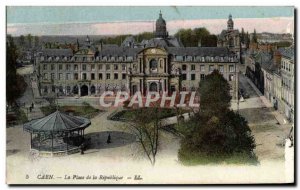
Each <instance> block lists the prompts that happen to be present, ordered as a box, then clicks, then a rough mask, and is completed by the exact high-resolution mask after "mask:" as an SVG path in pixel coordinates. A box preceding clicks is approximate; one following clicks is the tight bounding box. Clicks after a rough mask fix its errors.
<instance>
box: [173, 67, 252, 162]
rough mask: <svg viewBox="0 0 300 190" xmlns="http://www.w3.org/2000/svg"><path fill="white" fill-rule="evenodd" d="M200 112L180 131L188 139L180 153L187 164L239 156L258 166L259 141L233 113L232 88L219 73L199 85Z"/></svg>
mask: <svg viewBox="0 0 300 190" xmlns="http://www.w3.org/2000/svg"><path fill="white" fill-rule="evenodd" d="M199 89H200V90H199V93H200V111H199V113H198V114H195V115H194V117H192V118H191V120H190V121H188V122H186V123H184V124H183V126H181V127H180V132H182V133H183V135H184V138H183V139H182V141H181V147H180V150H179V152H178V157H179V160H180V161H181V162H183V163H187V164H189V163H191V162H193V163H194V164H199V163H209V162H223V161H225V160H229V161H230V159H232V158H233V157H236V156H237V155H238V159H239V161H240V162H252V163H253V162H254V163H256V157H255V155H254V153H253V149H254V148H255V141H254V138H253V136H252V135H251V130H250V128H249V126H248V123H247V121H246V120H245V119H244V118H243V117H242V116H240V115H239V114H238V113H234V112H233V111H232V110H230V100H231V96H230V87H229V84H228V82H227V81H226V80H225V79H224V78H223V76H222V75H221V74H220V73H219V72H218V71H216V70H215V71H213V72H212V73H211V74H210V75H208V76H207V77H206V79H205V80H204V81H202V82H201V83H200V85H199Z"/></svg>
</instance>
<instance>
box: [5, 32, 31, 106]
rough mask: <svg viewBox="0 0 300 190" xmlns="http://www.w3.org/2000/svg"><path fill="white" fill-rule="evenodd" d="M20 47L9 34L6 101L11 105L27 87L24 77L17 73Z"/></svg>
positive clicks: (7, 43)
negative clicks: (18, 47)
mask: <svg viewBox="0 0 300 190" xmlns="http://www.w3.org/2000/svg"><path fill="white" fill-rule="evenodd" d="M17 58H18V49H17V46H16V45H15V43H14V40H13V37H12V36H7V42H6V101H7V103H8V104H9V105H12V104H14V103H15V101H16V99H17V98H19V97H20V96H21V95H22V94H23V92H24V91H25V89H26V83H25V81H24V78H23V77H22V76H20V75H18V74H17Z"/></svg>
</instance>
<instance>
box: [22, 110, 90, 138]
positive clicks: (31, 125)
mask: <svg viewBox="0 0 300 190" xmlns="http://www.w3.org/2000/svg"><path fill="white" fill-rule="evenodd" d="M90 124H91V121H90V120H89V119H86V118H83V117H77V116H70V115H68V114H66V113H63V112H60V111H56V112H54V113H52V114H50V115H48V116H46V117H43V118H40V119H35V120H32V121H30V122H28V123H25V124H24V130H26V131H28V132H32V133H34V132H64V131H74V130H77V129H81V128H86V127H88V126H89V125H90Z"/></svg>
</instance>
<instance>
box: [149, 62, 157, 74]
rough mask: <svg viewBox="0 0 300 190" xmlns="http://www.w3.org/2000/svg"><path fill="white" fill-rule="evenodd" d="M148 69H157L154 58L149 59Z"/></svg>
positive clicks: (154, 70)
mask: <svg viewBox="0 0 300 190" xmlns="http://www.w3.org/2000/svg"><path fill="white" fill-rule="evenodd" d="M149 66H150V71H151V72H156V71H157V61H156V60H155V59H152V60H151V61H150V65H149Z"/></svg>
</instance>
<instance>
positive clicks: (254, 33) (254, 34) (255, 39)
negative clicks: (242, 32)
mask: <svg viewBox="0 0 300 190" xmlns="http://www.w3.org/2000/svg"><path fill="white" fill-rule="evenodd" d="M252 42H254V43H257V34H256V30H255V29H254V32H253V36H252Z"/></svg>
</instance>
